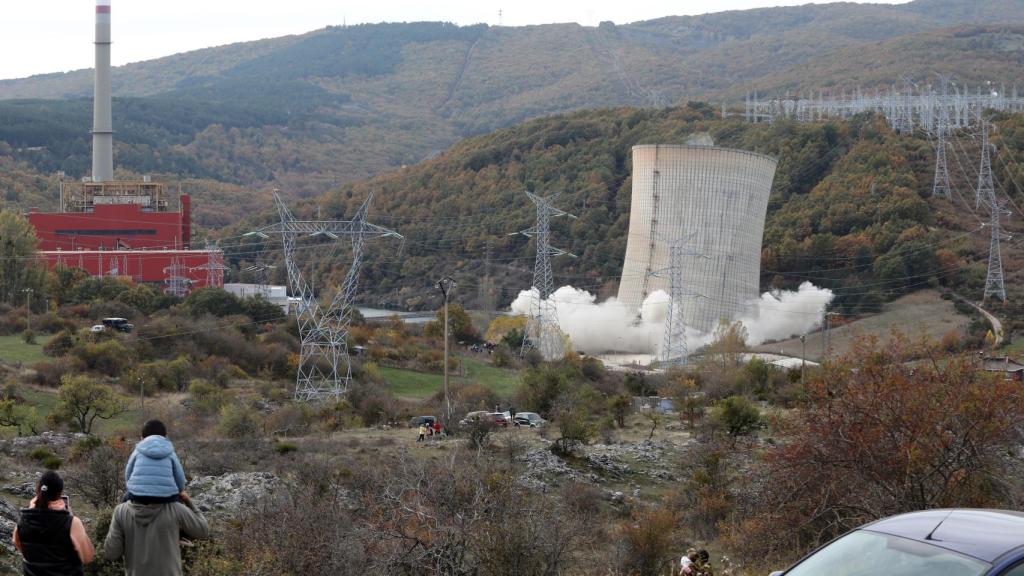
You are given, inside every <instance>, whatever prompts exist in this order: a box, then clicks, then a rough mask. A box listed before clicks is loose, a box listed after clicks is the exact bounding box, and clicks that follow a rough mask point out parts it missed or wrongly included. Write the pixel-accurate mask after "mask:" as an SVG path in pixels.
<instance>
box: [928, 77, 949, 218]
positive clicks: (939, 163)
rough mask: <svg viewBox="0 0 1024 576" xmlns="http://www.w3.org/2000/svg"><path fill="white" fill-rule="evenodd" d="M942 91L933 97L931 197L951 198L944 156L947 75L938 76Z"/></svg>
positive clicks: (947, 122) (947, 111) (947, 97)
mask: <svg viewBox="0 0 1024 576" xmlns="http://www.w3.org/2000/svg"><path fill="white" fill-rule="evenodd" d="M939 81H940V83H941V85H942V91H941V92H940V93H939V95H938V96H936V99H935V108H936V110H935V113H936V117H935V179H934V180H933V181H932V197H942V198H945V199H947V200H952V199H953V188H952V186H950V184H949V163H948V160H947V158H946V136H947V135H948V134H949V130H950V120H949V104H950V102H949V77H947V76H940V77H939Z"/></svg>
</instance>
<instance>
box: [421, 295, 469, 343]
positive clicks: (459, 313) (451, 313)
mask: <svg viewBox="0 0 1024 576" xmlns="http://www.w3.org/2000/svg"><path fill="white" fill-rule="evenodd" d="M443 326H444V308H443V307H442V308H441V309H440V310H438V311H437V319H436V320H431V321H430V322H427V324H426V326H424V327H423V334H424V335H425V336H428V337H430V338H441V337H443V336H444V330H443V328H442V327H443ZM448 333H449V334H451V337H452V338H453V339H454V340H456V341H474V342H475V341H476V340H478V339H479V338H480V333H479V332H478V331H477V329H476V328H475V327H474V326H473V319H472V318H470V316H469V313H467V312H466V309H465V308H463V307H462V305H461V304H458V303H454V302H453V303H451V304H449V305H448Z"/></svg>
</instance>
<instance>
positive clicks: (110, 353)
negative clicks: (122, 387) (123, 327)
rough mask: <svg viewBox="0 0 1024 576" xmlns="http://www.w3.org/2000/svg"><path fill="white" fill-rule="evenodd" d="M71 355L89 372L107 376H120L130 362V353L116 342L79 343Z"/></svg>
mask: <svg viewBox="0 0 1024 576" xmlns="http://www.w3.org/2000/svg"><path fill="white" fill-rule="evenodd" d="M71 353H72V354H73V355H74V356H76V357H77V358H78V359H80V360H81V361H82V362H83V363H84V364H85V366H86V368H88V369H89V370H95V371H97V372H100V373H101V374H105V375H107V376H120V375H121V372H122V371H124V369H125V367H126V366H128V364H129V363H130V361H131V358H130V356H131V353H130V352H129V350H128V349H127V348H125V347H124V345H123V344H121V343H120V342H118V341H117V340H104V341H102V342H95V343H93V342H79V343H78V345H76V346H75V347H74V348H72V349H71Z"/></svg>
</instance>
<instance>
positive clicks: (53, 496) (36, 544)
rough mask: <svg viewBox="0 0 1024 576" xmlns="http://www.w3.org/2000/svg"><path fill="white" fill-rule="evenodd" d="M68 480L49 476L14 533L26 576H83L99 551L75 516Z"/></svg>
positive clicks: (43, 478)
mask: <svg viewBox="0 0 1024 576" xmlns="http://www.w3.org/2000/svg"><path fill="white" fill-rule="evenodd" d="M63 495H64V480H63V479H62V478H61V477H60V475H59V474H57V473H56V472H53V471H50V472H46V473H44V474H43V475H42V477H41V478H39V481H38V482H37V483H36V496H35V498H33V499H32V501H31V502H29V505H28V506H29V507H28V508H25V509H23V510H22V511H21V517H20V519H19V521H18V526H17V527H15V529H14V547H15V548H17V549H18V551H19V552H21V554H22V556H23V557H24V559H25V560H24V563H23V567H22V571H23V572H22V573H23V574H24V575H25V576H82V575H83V574H84V573H85V569H84V567H83V565H84V564H88V563H90V562H92V561H93V558H94V557H95V556H96V550H95V549H94V548H93V545H92V541H91V540H89V535H88V534H86V532H85V525H84V524H82V520H81V519H80V518H79V517H78V516H75V515H74V514H72V513H71V510H70V508H69V506H68V504H67V502H66V501H65V500H64V499H62V498H61V497H62V496H63Z"/></svg>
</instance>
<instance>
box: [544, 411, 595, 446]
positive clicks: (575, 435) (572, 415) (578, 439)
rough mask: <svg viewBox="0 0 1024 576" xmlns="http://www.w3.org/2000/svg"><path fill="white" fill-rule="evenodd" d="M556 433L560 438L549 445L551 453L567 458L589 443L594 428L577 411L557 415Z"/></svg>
mask: <svg viewBox="0 0 1024 576" xmlns="http://www.w3.org/2000/svg"><path fill="white" fill-rule="evenodd" d="M558 431H559V433H560V434H561V437H559V438H558V439H557V440H555V441H554V442H553V443H552V444H551V451H552V452H554V453H555V454H557V455H559V456H569V455H570V454H572V453H573V452H574V451H575V450H576V448H578V447H580V446H582V445H584V444H586V443H588V442H590V439H591V438H593V436H594V427H593V426H591V425H590V422H588V421H587V418H586V416H585V415H584V414H583V413H582V412H580V411H579V410H571V411H567V412H563V413H562V414H561V415H559V417H558Z"/></svg>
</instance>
